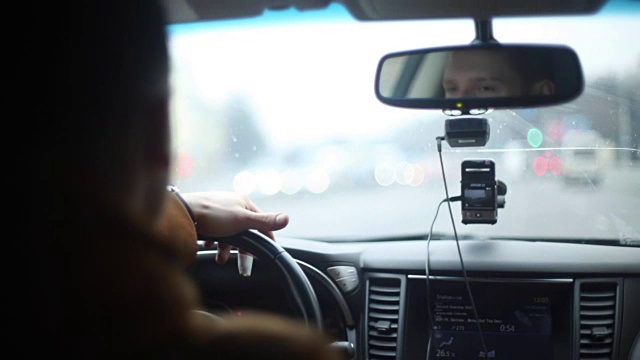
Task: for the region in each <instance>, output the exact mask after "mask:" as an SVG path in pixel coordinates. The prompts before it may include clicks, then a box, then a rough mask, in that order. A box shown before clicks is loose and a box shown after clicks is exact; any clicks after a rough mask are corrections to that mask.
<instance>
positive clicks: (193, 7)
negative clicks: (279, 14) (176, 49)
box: [160, 0, 331, 24]
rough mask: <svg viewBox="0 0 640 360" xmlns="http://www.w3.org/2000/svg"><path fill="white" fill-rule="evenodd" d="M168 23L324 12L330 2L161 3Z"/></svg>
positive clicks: (212, 0) (232, 0) (234, 0)
mask: <svg viewBox="0 0 640 360" xmlns="http://www.w3.org/2000/svg"><path fill="white" fill-rule="evenodd" d="M160 3H161V4H162V6H163V7H164V9H165V12H166V14H167V21H168V23H169V24H180V23H188V22H197V21H209V20H221V19H238V18H249V17H255V16H259V15H261V14H262V13H264V12H265V10H268V9H269V10H278V9H288V8H294V9H298V10H308V9H323V8H326V7H327V6H329V4H330V3H331V1H330V0H242V1H239V0H161V1H160Z"/></svg>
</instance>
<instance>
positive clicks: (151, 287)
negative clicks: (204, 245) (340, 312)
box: [28, 197, 340, 360]
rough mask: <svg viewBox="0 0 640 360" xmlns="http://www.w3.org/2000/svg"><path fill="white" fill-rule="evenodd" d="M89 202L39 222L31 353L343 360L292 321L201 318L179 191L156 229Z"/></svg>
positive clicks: (191, 234)
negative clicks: (143, 227) (35, 343)
mask: <svg viewBox="0 0 640 360" xmlns="http://www.w3.org/2000/svg"><path fill="white" fill-rule="evenodd" d="M93 208H96V209H100V207H91V206H87V207H86V208H85V211H80V212H79V213H78V215H77V216H76V217H73V218H72V219H69V218H61V219H60V218H58V217H57V216H53V218H55V219H56V220H55V221H54V222H51V223H48V224H43V226H42V227H41V229H38V230H39V231H42V234H41V235H43V236H42V239H43V242H42V246H39V247H38V248H37V249H38V251H37V254H34V256H35V257H34V259H37V260H38V263H39V265H40V266H42V269H43V271H39V272H38V275H37V276H33V277H31V278H30V281H31V282H30V283H29V285H30V286H32V290H33V291H32V294H36V293H39V294H41V296H40V297H39V298H38V299H33V300H35V301H36V302H37V303H38V307H37V308H34V310H33V311H32V312H31V313H29V316H28V318H29V319H30V320H31V322H30V323H28V325H29V324H30V325H29V326H30V329H29V330H30V331H32V332H33V335H34V337H35V336H37V338H38V339H39V340H38V344H39V345H38V346H37V347H33V348H31V349H28V350H33V351H34V352H39V351H42V352H43V353H45V354H48V355H53V354H57V353H60V354H63V355H65V357H67V358H69V357H70V358H86V359H95V358H104V359H111V358H117V359H123V358H136V359H140V358H145V359H146V358H153V359H174V358H175V359H191V358H195V359H199V358H202V359H205V358H206V359H254V360H255V359H309V360H316V359H317V360H326V359H340V356H339V355H338V353H337V352H335V351H334V350H332V349H330V348H329V347H328V346H327V345H328V344H329V339H328V338H327V337H326V336H325V335H324V334H320V333H316V332H314V331H313V330H307V329H306V328H304V327H303V325H302V324H300V323H298V322H295V321H293V320H288V319H285V318H282V317H279V316H276V315H268V314H253V315H251V314H250V315H249V316H245V317H243V318H239V319H231V320H227V321H224V322H214V321H211V319H209V318H207V317H206V316H201V315H199V314H200V313H198V312H197V311H195V310H198V309H201V308H202V304H201V300H200V294H199V291H198V289H197V287H196V286H195V284H194V282H193V281H192V280H191V279H190V278H189V276H188V275H187V273H186V271H185V268H186V267H187V266H188V265H190V264H192V263H193V261H194V259H195V255H196V251H197V244H196V235H195V229H194V226H193V223H192V222H191V219H190V218H189V216H188V214H187V212H186V210H185V209H184V207H182V204H181V203H180V202H179V200H177V199H176V198H174V197H171V199H170V200H169V202H168V204H167V209H166V212H165V219H166V222H165V223H164V224H163V226H162V227H161V228H160V229H155V230H154V231H153V232H146V231H143V230H140V229H138V228H137V227H136V226H134V225H132V224H130V223H128V222H127V221H125V220H124V219H122V218H120V217H118V216H117V215H116V214H110V213H108V212H105V211H101V210H98V211H87V210H86V209H93ZM67 210H68V209H67ZM65 213H69V212H68V211H65ZM45 234H48V236H44V235H45ZM45 334H46V335H45Z"/></svg>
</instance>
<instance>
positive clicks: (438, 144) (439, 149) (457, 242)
mask: <svg viewBox="0 0 640 360" xmlns="http://www.w3.org/2000/svg"><path fill="white" fill-rule="evenodd" d="M442 140H446V138H445V137H444V136H438V137H436V141H437V148H438V157H439V158H440V169H441V170H442V180H443V182H444V191H445V195H446V197H445V198H444V199H443V200H442V201H440V203H439V204H438V209H437V210H436V215H435V216H434V218H433V222H432V223H431V230H430V231H429V236H428V238H427V263H426V272H427V274H426V275H427V308H428V309H429V318H430V319H429V320H430V321H431V326H432V327H433V326H434V322H433V315H432V313H431V304H430V301H431V296H430V294H429V289H430V287H429V272H430V268H429V243H430V241H431V234H432V231H433V225H434V224H435V222H436V218H437V217H438V212H439V210H440V206H441V205H442V204H443V203H445V202H446V203H447V206H448V208H449V217H450V218H451V225H452V226H453V235H454V237H455V240H456V246H457V248H458V257H459V258H460V267H461V268H462V275H463V277H464V283H465V286H466V288H467V294H468V295H469V300H470V302H471V307H472V308H473V314H474V317H475V320H476V325H477V327H478V334H479V335H480V341H481V342H482V349H483V350H484V353H485V354H486V353H487V345H486V344H485V342H484V335H483V333H482V327H481V326H480V319H479V317H478V310H477V308H476V304H475V301H474V300H473V295H472V294H471V286H470V285H469V278H468V277H467V270H466V268H465V266H464V260H463V259H462V250H461V249H460V241H459V240H458V231H457V229H456V222H455V219H454V217H453V211H452V210H451V203H452V202H454V201H460V200H461V196H454V197H452V198H450V197H449V187H448V186H447V178H446V176H445V171H444V163H443V161H442ZM432 330H433V329H432ZM429 333H430V334H431V331H430V332H429ZM429 338H431V335H429ZM430 344H431V341H429V346H430ZM428 358H429V349H427V359H428Z"/></svg>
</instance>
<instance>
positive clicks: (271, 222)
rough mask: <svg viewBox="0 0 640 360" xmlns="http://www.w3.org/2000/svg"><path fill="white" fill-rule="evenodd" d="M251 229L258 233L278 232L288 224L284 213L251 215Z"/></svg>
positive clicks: (287, 216)
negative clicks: (258, 231)
mask: <svg viewBox="0 0 640 360" xmlns="http://www.w3.org/2000/svg"><path fill="white" fill-rule="evenodd" d="M250 216H251V220H252V223H253V226H252V227H253V228H255V229H256V230H260V231H274V230H280V229H282V228H284V227H285V226H287V225H288V224H289V215H287V214H285V213H251V215H250Z"/></svg>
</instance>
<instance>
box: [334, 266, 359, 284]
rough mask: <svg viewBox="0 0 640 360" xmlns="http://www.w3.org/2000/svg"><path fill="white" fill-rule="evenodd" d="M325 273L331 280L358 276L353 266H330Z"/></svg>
mask: <svg viewBox="0 0 640 360" xmlns="http://www.w3.org/2000/svg"><path fill="white" fill-rule="evenodd" d="M327 272H328V273H329V275H330V276H331V277H332V278H333V280H338V279H342V278H344V277H347V276H358V271H356V268H355V267H353V266H346V265H341V266H332V267H330V268H327Z"/></svg>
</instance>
